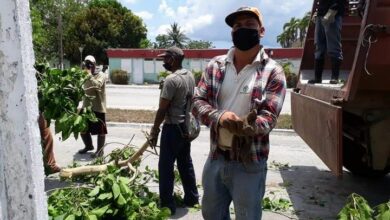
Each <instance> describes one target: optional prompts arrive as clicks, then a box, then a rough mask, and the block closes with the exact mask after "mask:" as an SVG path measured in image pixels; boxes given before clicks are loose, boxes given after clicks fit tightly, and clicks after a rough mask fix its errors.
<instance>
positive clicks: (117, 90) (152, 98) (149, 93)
mask: <svg viewBox="0 0 390 220" xmlns="http://www.w3.org/2000/svg"><path fill="white" fill-rule="evenodd" d="M106 92H107V106H108V107H109V108H120V109H146V110H157V107H158V99H159V95H160V90H159V89H158V86H156V85H148V86H134V85H128V86H127V85H126V86H120V85H107V91H106ZM290 92H291V90H290V89H289V90H288V92H287V94H286V98H285V102H284V105H283V108H282V112H281V114H291V104H290V103H291V96H290Z"/></svg>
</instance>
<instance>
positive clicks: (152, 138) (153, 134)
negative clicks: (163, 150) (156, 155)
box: [149, 126, 160, 148]
mask: <svg viewBox="0 0 390 220" xmlns="http://www.w3.org/2000/svg"><path fill="white" fill-rule="evenodd" d="M159 133H160V128H155V127H154V126H153V127H152V129H151V130H150V134H149V142H150V146H151V147H152V148H155V147H156V145H157V140H158V134H159Z"/></svg>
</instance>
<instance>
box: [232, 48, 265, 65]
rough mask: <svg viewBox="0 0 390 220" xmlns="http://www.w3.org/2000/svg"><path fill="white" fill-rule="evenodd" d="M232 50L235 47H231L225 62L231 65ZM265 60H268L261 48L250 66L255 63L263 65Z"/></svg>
mask: <svg viewBox="0 0 390 220" xmlns="http://www.w3.org/2000/svg"><path fill="white" fill-rule="evenodd" d="M234 50H235V47H232V48H230V49H229V51H228V53H227V56H226V62H227V63H233V59H234ZM266 59H268V55H267V53H266V52H265V50H264V48H263V47H261V48H260V50H259V52H258V53H257V55H256V57H255V59H254V60H253V62H252V64H254V63H257V62H258V63H265V61H266Z"/></svg>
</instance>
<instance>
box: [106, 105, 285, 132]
mask: <svg viewBox="0 0 390 220" xmlns="http://www.w3.org/2000/svg"><path fill="white" fill-rule="evenodd" d="M155 115H156V111H152V110H129V109H112V108H110V109H108V110H107V115H106V118H107V121H109V122H126V123H130V122H131V123H153V122H154V116H155ZM276 128H279V129H292V123H291V115H280V116H279V119H278V123H277V125H276Z"/></svg>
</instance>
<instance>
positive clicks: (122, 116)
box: [106, 108, 156, 123]
mask: <svg viewBox="0 0 390 220" xmlns="http://www.w3.org/2000/svg"><path fill="white" fill-rule="evenodd" d="M155 115H156V111H151V110H129V109H112V108H109V109H107V114H106V120H107V121H109V122H126V123H130V122H132V123H153V122H154V116H155Z"/></svg>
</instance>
